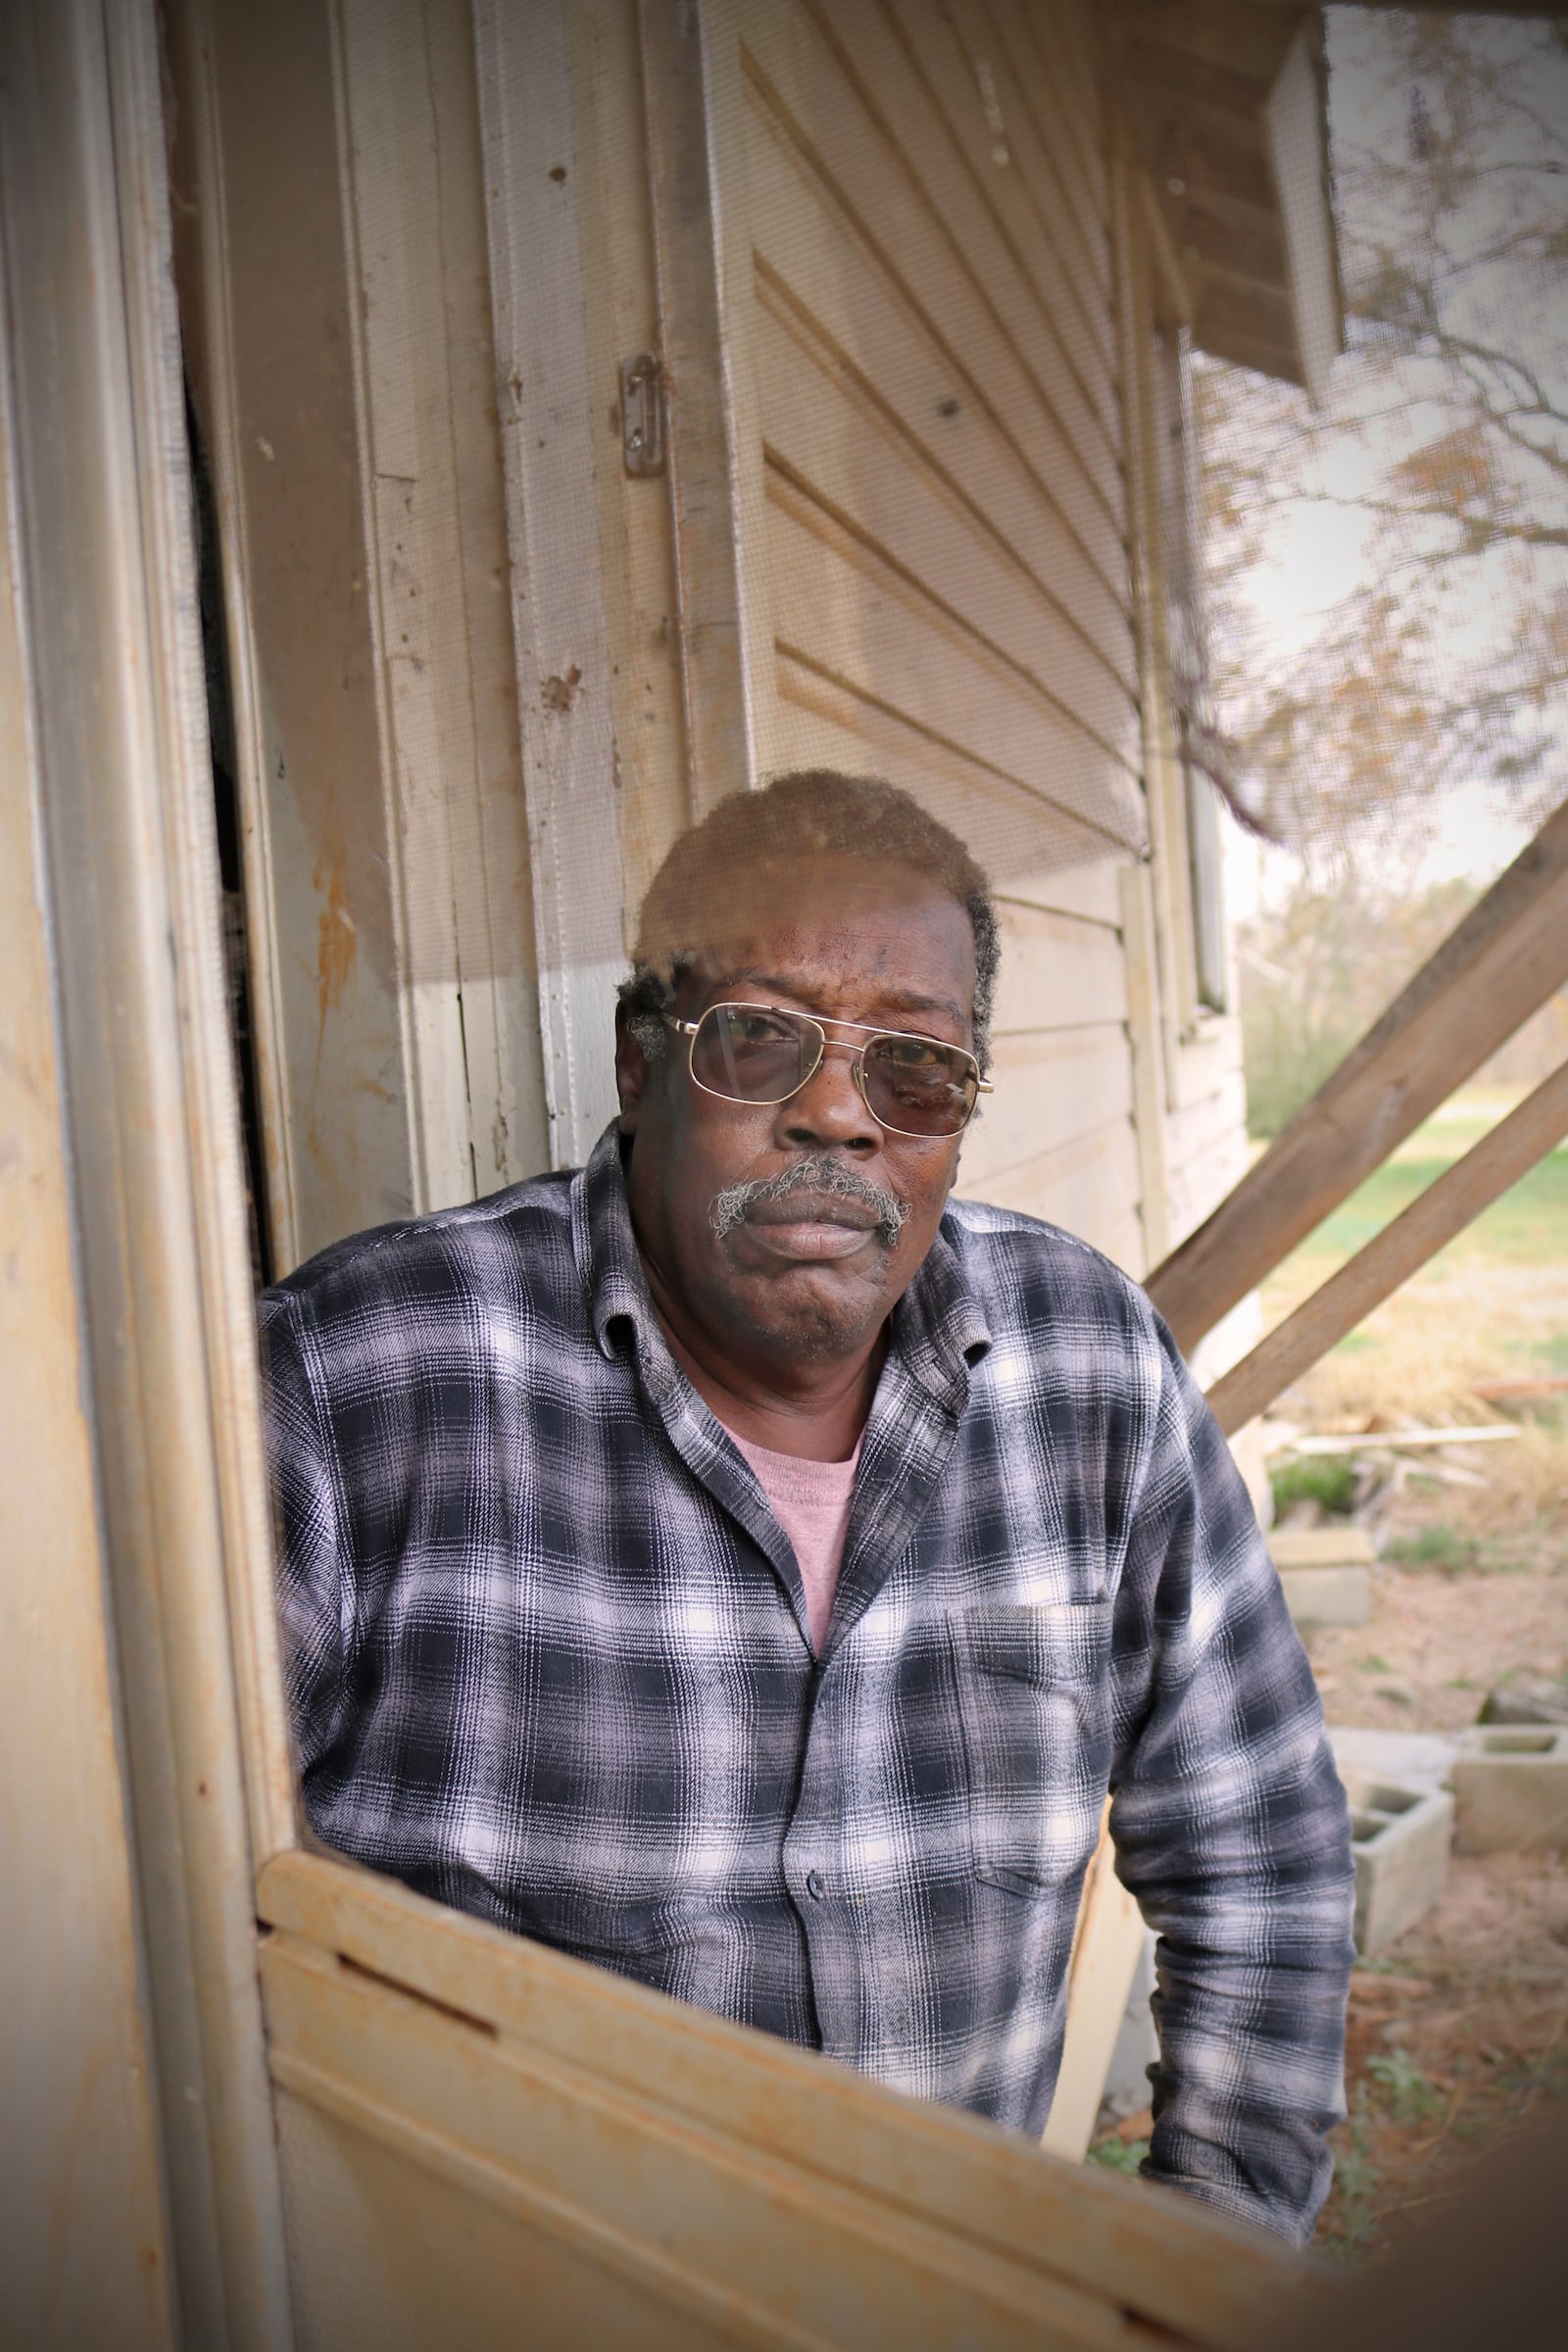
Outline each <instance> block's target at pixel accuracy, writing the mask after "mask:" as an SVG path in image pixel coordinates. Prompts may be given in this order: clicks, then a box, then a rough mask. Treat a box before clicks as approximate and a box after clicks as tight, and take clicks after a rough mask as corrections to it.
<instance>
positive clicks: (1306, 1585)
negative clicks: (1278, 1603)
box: [1276, 1563, 1372, 1625]
mask: <svg viewBox="0 0 1568 2352" xmlns="http://www.w3.org/2000/svg"><path fill="white" fill-rule="evenodd" d="M1276 1565H1278V1563H1276ZM1280 1585H1281V1588H1282V1590H1283V1591H1284V1593H1285V1605H1286V1607H1287V1608H1288V1609H1289V1610H1290V1612H1291V1616H1292V1617H1293V1619H1294V1620H1295V1622H1296V1623H1297V1624H1298V1625H1365V1623H1366V1621H1367V1619H1368V1617H1370V1615H1371V1614H1372V1580H1371V1578H1370V1577H1369V1576H1368V1574H1367V1572H1366V1570H1365V1569H1364V1568H1283V1567H1282V1568H1280Z"/></svg>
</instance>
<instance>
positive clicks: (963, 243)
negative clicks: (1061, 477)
mask: <svg viewBox="0 0 1568 2352" xmlns="http://www.w3.org/2000/svg"><path fill="white" fill-rule="evenodd" d="M806 4H807V5H808V6H809V7H811V8H812V13H813V16H814V18H815V20H816V22H817V23H818V24H819V25H820V27H821V30H822V33H823V37H824V39H826V40H827V41H828V42H829V43H830V44H831V45H832V47H833V51H834V56H835V61H836V62H837V63H838V64H839V65H840V67H841V69H842V70H843V72H844V73H845V75H846V78H847V79H853V84H854V87H855V89H856V92H857V95H858V97H859V98H860V102H861V105H862V108H863V109H864V110H865V111H866V112H867V114H872V113H873V112H874V116H875V119H876V121H877V123H878V124H879V127H880V129H881V132H882V138H883V144H884V146H885V147H886V148H887V149H888V150H889V151H890V153H893V154H896V155H897V156H898V157H899V158H900V160H901V162H902V165H903V174H904V178H905V180H906V182H907V184H908V186H909V187H910V189H911V192H912V191H914V190H915V189H918V195H919V200H920V201H922V202H923V203H924V205H925V206H926V208H927V210H928V213H929V216H930V218H931V221H932V223H933V226H934V227H937V228H939V229H940V233H941V234H942V236H943V237H944V238H945V240H946V241H947V243H948V245H949V246H950V247H951V249H952V251H953V253H954V256H955V258H956V260H957V261H958V262H959V264H960V266H962V267H963V268H965V269H966V270H968V271H969V272H970V274H972V276H973V277H974V279H975V281H976V284H977V285H978V286H979V287H980V289H981V291H982V294H983V296H984V298H985V301H986V306H987V308H988V310H989V311H990V313H991V315H992V318H993V319H994V320H995V322H996V325H997V328H998V331H999V332H1000V333H1001V334H1002V335H1003V336H1004V337H1005V340H1006V341H1007V343H1008V344H1009V345H1010V346H1011V348H1012V349H1013V350H1014V351H1015V352H1016V353H1017V354H1018V357H1019V360H1020V362H1021V364H1022V365H1023V366H1024V367H1025V368H1027V369H1028V371H1029V374H1030V377H1031V379H1032V380H1033V382H1034V384H1035V387H1036V391H1037V394H1038V396H1039V398H1040V400H1041V402H1042V404H1043V405H1044V406H1045V407H1046V408H1047V409H1048V410H1049V411H1050V412H1051V414H1052V416H1053V417H1054V419H1055V421H1056V423H1057V425H1058V426H1059V428H1060V429H1061V431H1062V433H1063V435H1064V437H1065V438H1066V439H1067V440H1068V442H1069V443H1070V444H1071V445H1072V447H1073V448H1074V450H1075V451H1076V452H1077V453H1078V456H1079V460H1080V463H1081V464H1082V466H1083V467H1084V470H1085V473H1086V474H1087V475H1088V477H1089V478H1090V480H1091V481H1092V482H1093V483H1094V485H1095V487H1096V490H1097V492H1098V494H1099V497H1100V500H1101V504H1102V506H1103V509H1104V511H1105V513H1106V514H1107V515H1109V516H1110V517H1111V519H1112V521H1113V522H1114V523H1116V524H1117V526H1118V527H1119V525H1120V521H1121V514H1122V496H1121V483H1120V479H1119V466H1118V437H1119V436H1118V430H1117V424H1116V417H1115V406H1114V392H1113V386H1114V371H1113V368H1112V367H1111V364H1110V362H1111V352H1110V349H1109V346H1108V344H1104V345H1103V344H1102V343H1101V342H1100V341H1099V339H1098V338H1097V336H1096V333H1095V327H1096V322H1097V312H1096V310H1095V309H1093V308H1090V307H1086V308H1085V309H1084V312H1083V316H1082V319H1081V324H1082V327H1083V328H1084V329H1085V330H1086V331H1085V333H1083V334H1075V333H1074V332H1073V331H1072V330H1073V325H1074V321H1073V320H1072V319H1071V315H1070V314H1071V311H1072V308H1073V307H1074V304H1075V303H1076V302H1077V299H1078V288H1077V286H1076V285H1075V283H1074V280H1073V278H1072V276H1071V275H1070V273H1065V272H1062V271H1060V270H1055V269H1054V268H1053V266H1052V265H1053V264H1054V261H1055V258H1056V257H1055V253H1054V240H1052V239H1048V236H1047V234H1045V233H1043V229H1042V226H1041V224H1039V223H1037V224H1036V225H1035V228H1034V234H1033V236H1032V237H1029V236H1027V235H1025V236H1024V237H1023V238H1021V239H1020V238H1017V237H1014V236H1012V235H1009V233H1008V229H1007V224H1006V218H1005V211H1004V210H1003V208H1001V207H999V206H998V204H997V203H996V202H994V201H993V196H992V190H993V187H994V186H996V185H997V184H999V183H1003V184H1005V185H1006V186H1007V187H1008V188H1009V189H1010V190H1016V188H1017V186H1018V172H1017V168H1016V166H1013V165H1011V164H1010V162H1009V164H1008V165H1007V166H1005V167H999V166H998V165H997V163H996V162H995V161H994V159H993V156H992V153H991V148H990V145H989V140H988V135H987V130H986V116H985V101H984V100H983V99H982V96H981V92H980V89H979V87H978V86H977V80H976V75H975V72H974V70H973V66H972V64H971V61H970V58H969V56H968V53H967V51H966V49H965V47H964V45H963V35H964V33H965V32H966V31H967V29H968V25H969V24H970V22H972V20H967V19H962V18H960V19H959V20H958V23H957V24H956V25H955V24H954V23H953V22H952V21H944V20H943V19H942V18H941V17H940V16H939V15H938V13H937V8H936V0H899V5H898V6H897V7H896V8H893V9H888V8H884V7H882V6H880V5H878V0H848V5H845V6H835V7H834V8H833V9H832V10H831V11H827V10H824V9H822V8H821V7H820V6H819V5H816V0H806ZM922 34H923V35H924V36H925V37H924V38H923V39H922V37H921V36H922ZM928 69H929V70H928ZM989 79H990V85H991V89H992V92H993V93H994V92H995V89H996V87H997V75H996V73H994V72H993V73H991V74H990V76H989ZM944 101H945V103H944ZM991 103H992V104H993V105H994V104H995V103H996V101H995V96H994V95H993V97H992V101H991ZM960 126H961V128H960ZM964 131H966V132H967V133H968V135H967V136H964V135H962V133H963V132H964ZM976 134H978V142H977V141H976ZM1036 267H1038V268H1039V269H1040V270H1043V271H1044V272H1045V278H1046V289H1047V290H1046V291H1045V292H1044V296H1043V289H1042V286H1041V284H1040V283H1039V282H1038V281H1037V278H1036ZM1098 316H1099V318H1100V319H1102V320H1103V310H1102V311H1100V312H1099V314H1098Z"/></svg>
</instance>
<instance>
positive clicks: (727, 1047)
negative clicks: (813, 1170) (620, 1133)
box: [664, 1005, 991, 1137]
mask: <svg viewBox="0 0 1568 2352" xmlns="http://www.w3.org/2000/svg"><path fill="white" fill-rule="evenodd" d="M664 1017H665V1019H666V1020H667V1021H668V1022H669V1025H670V1027H671V1028H672V1029H675V1030H678V1031H679V1033H680V1035H681V1036H682V1037H689V1038H690V1039H691V1068H692V1077H693V1078H694V1079H695V1081H696V1083H697V1084H698V1085H699V1086H700V1087H701V1088H702V1090H703V1092H704V1094H706V1095H717V1096H718V1097H719V1098H720V1099H721V1100H722V1101H723V1102H726V1103H787V1102H788V1101H789V1099H790V1097H791V1095H798V1094H799V1093H800V1091H801V1089H802V1087H803V1086H805V1085H807V1084H808V1083H809V1080H810V1079H812V1078H814V1077H815V1075H816V1073H817V1071H818V1070H819V1069H820V1067H821V1065H822V1056H823V1054H825V1053H826V1051H827V1049H828V1047H829V1046H830V1045H831V1046H834V1047H836V1048H837V1049H838V1051H839V1052H840V1053H842V1054H853V1055H854V1059H853V1061H852V1063H851V1074H852V1076H853V1077H854V1079H855V1083H856V1086H857V1087H858V1090H859V1094H860V1100H861V1101H862V1103H864V1104H865V1107H866V1109H867V1110H868V1111H869V1112H870V1113H871V1116H872V1118H873V1119H875V1120H876V1121H877V1124H878V1125H879V1126H882V1127H886V1128H888V1129H889V1130H890V1131H891V1132H892V1133H893V1134H894V1135H917V1136H928V1137H936V1136H952V1135H961V1134H962V1132H963V1130H964V1128H965V1127H967V1126H968V1124H969V1121H970V1119H971V1118H972V1117H973V1116H974V1107H975V1104H976V1103H977V1102H978V1101H979V1099H980V1097H981V1096H982V1095H989V1094H990V1092H991V1086H990V1082H989V1081H988V1080H987V1079H984V1078H982V1077H981V1075H980V1064H979V1063H978V1062H977V1061H976V1059H975V1057H974V1055H973V1054H968V1053H965V1051H964V1049H963V1047H962V1046H945V1045H944V1044H943V1043H942V1041H941V1039H940V1038H935V1037H914V1036H908V1035H906V1034H905V1033H904V1032H903V1031H901V1030H897V1029H872V1028H870V1027H869V1026H868V1024H867V1023H866V1022H864V1021H835V1022H834V1023H833V1026H834V1028H835V1029H858V1030H860V1031H861V1032H862V1034H863V1035H864V1040H865V1042H864V1044H863V1045H860V1046H850V1045H848V1044H847V1043H846V1042H845V1041H843V1040H842V1039H839V1038H830V1037H829V1036H828V1034H827V1032H826V1030H825V1029H824V1028H823V1026H822V1024H821V1022H820V1021H813V1020H812V1019H811V1017H810V1015H809V1013H805V1012H785V1011H784V1010H783V1009H782V1008H781V1007H780V1006H779V1005H710V1006H709V1008H708V1010H707V1011H706V1012H705V1013H704V1014H703V1017H702V1019H701V1020H700V1021H681V1020H677V1019H676V1018H675V1016H674V1015H673V1014H672V1013H666V1014H665V1016H664Z"/></svg>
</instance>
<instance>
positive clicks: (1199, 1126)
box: [1166, 1023, 1247, 1245]
mask: <svg viewBox="0 0 1568 2352" xmlns="http://www.w3.org/2000/svg"><path fill="white" fill-rule="evenodd" d="M1212 1044H1213V1048H1214V1054H1213V1060H1214V1062H1215V1063H1216V1064H1217V1063H1218V1062H1220V1060H1221V1059H1222V1058H1224V1059H1229V1060H1230V1061H1231V1062H1232V1065H1233V1066H1231V1067H1230V1068H1229V1069H1228V1070H1226V1071H1225V1072H1224V1074H1223V1075H1222V1076H1220V1077H1219V1079H1218V1080H1217V1083H1216V1084H1215V1085H1214V1088H1213V1091H1212V1092H1211V1093H1208V1094H1205V1095H1201V1096H1200V1097H1198V1098H1197V1099H1196V1100H1190V1101H1188V1102H1186V1103H1184V1104H1183V1105H1182V1107H1181V1108H1180V1109H1178V1110H1175V1111H1173V1112H1172V1113H1171V1115H1170V1117H1169V1119H1168V1120H1167V1122H1166V1152H1167V1175H1166V1198H1167V1200H1168V1201H1169V1207H1170V1233H1171V1241H1172V1244H1173V1245H1174V1244H1175V1243H1177V1242H1179V1241H1181V1240H1183V1239H1184V1238H1185V1236H1186V1235H1188V1234H1189V1233H1191V1232H1193V1231H1194V1229H1195V1228H1196V1227H1197V1226H1199V1225H1201V1223H1202V1221H1203V1219H1204V1218H1205V1217H1206V1216H1208V1215H1209V1213H1210V1212H1211V1211H1212V1210H1213V1209H1214V1208H1216V1207H1217V1206H1218V1205H1219V1203H1220V1201H1223V1200H1224V1198H1225V1195H1226V1194H1227V1193H1228V1192H1229V1191H1230V1190H1231V1188H1232V1186H1233V1185H1236V1184H1239V1183H1240V1182H1241V1179H1242V1177H1243V1176H1244V1175H1245V1174H1246V1172H1247V1087H1246V1081H1245V1079H1244V1077H1243V1075H1242V1070H1241V1066H1240V1053H1241V1043H1240V1034H1239V1027H1238V1026H1237V1025H1236V1024H1232V1023H1227V1024H1226V1027H1225V1029H1224V1030H1223V1031H1221V1032H1220V1034H1219V1035H1218V1036H1216V1037H1215V1038H1214V1039H1213V1041H1212Z"/></svg>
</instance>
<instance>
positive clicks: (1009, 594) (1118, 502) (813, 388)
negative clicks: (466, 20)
mask: <svg viewBox="0 0 1568 2352" xmlns="http://www.w3.org/2000/svg"><path fill="white" fill-rule="evenodd" d="M1058 14H1059V12H1058V10H1057V9H1056V8H1055V7H1054V6H1053V7H1046V6H1044V5H1042V0H736V6H735V10H734V23H735V25H736V26H737V28H738V33H739V60H738V62H739V83H740V90H741V93H742V96H741V119H742V122H743V125H744V127H743V133H742V151H743V154H744V171H745V180H746V208H747V218H748V228H749V235H750V241H751V248H752V290H753V298H754V299H753V305H752V315H751V318H750V319H749V321H748V327H747V335H748V364H749V368H750V376H751V381H752V384H753V386H754V388H755V389H754V408H753V410H752V414H753V415H754V416H755V418H756V426H755V429H756V431H757V433H758V434H759V436H760V443H761V448H760V452H757V453H755V454H756V455H757V456H759V457H760V469H761V478H762V485H763V493H764V495H763V500H762V502H761V508H760V515H761V523H760V528H761V547H760V555H761V561H760V566H759V570H760V580H761V589H762V594H763V596H764V598H765V606H766V612H767V616H768V627H769V629H770V632H771V636H772V640H773V647H774V657H775V669H774V676H773V679H772V681H771V684H772V686H773V688H774V694H773V697H772V704H771V707H770V710H769V713H768V719H767V726H766V730H765V734H766V743H767V757H768V764H769V765H770V766H771V765H788V766H807V765H818V764H820V765H832V766H839V767H844V768H848V769H858V770H862V771H863V770H870V771H872V772H875V773H878V774H881V775H884V776H887V777H888V778H889V779H890V780H891V781H893V782H895V783H898V784H902V785H904V786H905V787H906V788H907V789H908V790H910V791H912V792H913V793H914V794H915V795H916V797H917V798H918V799H920V800H921V801H922V802H923V803H924V804H925V805H926V806H927V807H929V808H931V809H933V810H934V811H935V812H936V813H937V814H939V815H941V816H942V817H944V818H945V819H946V820H947V821H948V822H949V823H951V824H953V825H954V826H955V827H956V829H957V830H958V831H959V832H960V833H961V834H962V835H963V837H964V838H965V839H966V840H967V841H968V842H969V843H970V844H971V845H972V847H973V848H974V850H975V852H976V854H977V855H978V856H979V857H980V858H981V859H982V861H983V862H984V863H985V864H986V865H987V867H988V869H989V870H990V872H991V874H992V877H993V879H994V881H995V883H996V884H997V886H998V893H999V909H1000V913H1001V918H1002V926H1003V969H1002V975H1001V983H1000V989H999V995H998V1001H997V1005H996V1011H995V1022H994V1035H995V1041H996V1045H995V1065H994V1076H995V1080H996V1086H997V1092H996V1095H995V1096H994V1097H993V1098H991V1099H990V1100H989V1101H988V1103H987V1104H986V1107H985V1113H984V1116H983V1117H982V1118H981V1119H980V1120H979V1121H978V1122H977V1123H976V1125H975V1127H974V1129H973V1130H972V1132H971V1134H970V1136H969V1138H968V1140H967V1142H966V1145H965V1150H964V1157H963V1172H962V1185H963V1189H964V1190H965V1191H967V1192H969V1193H971V1194H976V1195H980V1196H983V1197H986V1198H990V1199H993V1200H997V1201H1003V1202H1005V1203H1007V1204H1010V1205H1013V1206H1016V1207H1019V1208H1024V1209H1027V1210H1029V1211H1030V1212H1031V1213H1033V1214H1037V1215H1041V1216H1045V1217H1048V1218H1052V1219H1054V1220H1055V1221H1057V1222H1060V1223H1063V1224H1065V1225H1067V1226H1069V1227H1071V1228H1072V1230H1074V1231H1076V1232H1079V1233H1082V1234H1083V1235H1084V1236H1085V1237H1086V1238H1087V1239H1089V1240H1091V1241H1093V1242H1095V1243H1097V1244H1098V1245H1099V1246H1101V1247H1103V1248H1105V1249H1107V1250H1111V1251H1112V1252H1113V1253H1114V1254H1116V1255H1117V1256H1118V1257H1119V1258H1121V1259H1122V1261H1123V1262H1125V1263H1127V1264H1129V1265H1132V1266H1135V1267H1138V1268H1141V1267H1142V1264H1143V1226H1142V1218H1141V1205H1142V1204H1141V1197H1140V1184H1141V1177H1140V1167H1141V1158H1140V1152H1139V1146H1138V1136H1137V1130H1136V1125H1135V1114H1134V1084H1133V1056H1132V1048H1131V1042H1130V1033H1129V990H1128V978H1127V968H1126V949H1125V943H1124V940H1123V937H1122V931H1121V919H1122V916H1121V892H1120V887H1119V882H1118V866H1119V862H1120V861H1121V860H1122V859H1124V858H1125V857H1126V855H1127V854H1128V852H1129V851H1131V850H1133V849H1136V848H1137V847H1138V846H1140V845H1141V843H1142V841H1143V839H1144V836H1145V827H1146V809H1145V799H1144V741H1143V721H1142V714H1141V711H1140V704H1139V694H1138V681H1139V678H1140V674H1141V671H1140V654H1139V647H1138V643H1137V638H1136V633H1135V627H1134V619H1133V589H1132V563H1131V555H1130V550H1129V545H1128V537H1127V534H1128V528H1129V524H1128V502H1127V485H1126V473H1125V447H1124V410H1123V402H1122V397H1121V388H1120V381H1119V375H1120V366H1119V357H1118V354H1119V342H1118V334H1119V329H1118V323H1117V319H1116V315H1115V309H1114V299H1113V292H1114V269H1113V259H1112V248H1111V242H1110V233H1109V225H1108V224H1109V218H1110V204H1109V190H1108V185H1107V179H1106V171H1105V161H1104V152H1103V121H1102V118H1101V113H1100V108H1099V99H1098V93H1097V91H1096V89H1095V86H1094V81H1095V76H1094V73H1093V71H1092V70H1091V67H1090V63H1089V57H1088V52H1087V47H1086V46H1085V45H1084V44H1083V42H1082V39H1081V33H1080V29H1079V28H1076V27H1074V26H1071V25H1065V24H1063V23H1060V22H1058V21H1057V17H1058Z"/></svg>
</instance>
